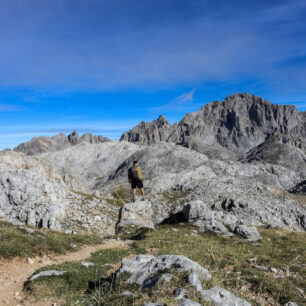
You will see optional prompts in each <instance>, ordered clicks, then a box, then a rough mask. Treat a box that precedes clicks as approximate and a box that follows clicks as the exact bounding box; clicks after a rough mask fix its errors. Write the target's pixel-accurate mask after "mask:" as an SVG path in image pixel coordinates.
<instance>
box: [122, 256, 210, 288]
mask: <svg viewBox="0 0 306 306" xmlns="http://www.w3.org/2000/svg"><path fill="white" fill-rule="evenodd" d="M171 268H174V269H177V270H178V271H179V272H183V271H186V272H191V273H195V275H197V277H198V279H199V280H201V281H203V280H210V279H211V275H210V273H209V272H208V271H207V270H206V269H204V268H203V267H201V266H200V265H199V264H198V263H196V262H194V261H192V260H190V259H189V258H187V257H185V256H183V255H161V256H158V257H154V256H151V255H137V256H134V257H132V258H124V259H122V265H121V268H120V269H119V270H118V271H117V273H116V275H117V277H119V276H120V275H121V274H122V273H125V272H127V273H130V274H131V276H130V277H129V279H128V280H127V283H128V284H134V283H135V284H138V285H139V286H141V288H142V289H144V288H145V287H146V286H147V285H148V284H149V283H151V282H152V280H153V279H155V276H154V277H153V275H155V274H156V273H157V272H158V273H159V274H161V275H164V274H162V273H163V272H164V271H167V270H169V269H171ZM161 275H160V276H161ZM166 278H167V279H169V275H167V277H166ZM158 280H160V278H158V279H157V282H156V283H158ZM164 280H165V277H163V278H162V281H164Z"/></svg>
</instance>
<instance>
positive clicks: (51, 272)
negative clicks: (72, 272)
mask: <svg viewBox="0 0 306 306" xmlns="http://www.w3.org/2000/svg"><path fill="white" fill-rule="evenodd" d="M66 273H68V272H67V271H57V270H46V271H42V272H39V273H37V274H34V275H32V276H31V277H30V278H29V281H30V282H32V281H33V280H35V279H37V278H40V277H49V276H61V275H64V274H66Z"/></svg>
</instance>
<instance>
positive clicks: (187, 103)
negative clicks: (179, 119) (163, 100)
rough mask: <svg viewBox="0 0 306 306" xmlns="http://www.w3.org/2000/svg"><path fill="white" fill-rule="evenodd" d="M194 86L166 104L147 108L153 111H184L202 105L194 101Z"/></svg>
mask: <svg viewBox="0 0 306 306" xmlns="http://www.w3.org/2000/svg"><path fill="white" fill-rule="evenodd" d="M195 91H196V88H193V89H192V90H190V91H188V92H186V93H183V94H181V95H179V96H178V97H176V98H174V99H173V100H172V101H170V102H169V103H167V104H164V105H160V106H156V107H150V108H148V110H149V111H150V112H153V113H157V112H160V113H168V112H171V113H172V114H173V113H184V112H188V111H193V110H195V108H198V107H200V106H202V105H201V104H200V103H195V98H194V93H195Z"/></svg>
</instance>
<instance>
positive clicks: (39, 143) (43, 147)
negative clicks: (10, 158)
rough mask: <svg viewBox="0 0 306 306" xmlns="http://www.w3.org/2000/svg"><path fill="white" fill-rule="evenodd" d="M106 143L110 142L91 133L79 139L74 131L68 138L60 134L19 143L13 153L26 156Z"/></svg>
mask: <svg viewBox="0 0 306 306" xmlns="http://www.w3.org/2000/svg"><path fill="white" fill-rule="evenodd" d="M106 141H110V139H108V138H106V137H103V136H96V135H93V134H91V133H86V134H84V135H83V136H81V137H80V136H79V134H78V132H76V131H74V132H72V133H71V134H69V135H68V136H66V135H65V134H63V133H60V134H58V135H55V136H53V137H45V136H40V137H34V138H33V139H31V140H30V141H29V142H26V143H21V144H20V145H19V146H17V147H16V148H15V149H14V151H16V152H22V153H24V154H26V155H35V154H38V153H43V152H49V151H51V152H53V151H59V150H63V149H66V148H69V147H70V146H74V145H76V144H79V143H82V142H86V143H102V142H106Z"/></svg>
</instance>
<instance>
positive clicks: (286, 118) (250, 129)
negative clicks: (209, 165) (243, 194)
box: [121, 93, 306, 154]
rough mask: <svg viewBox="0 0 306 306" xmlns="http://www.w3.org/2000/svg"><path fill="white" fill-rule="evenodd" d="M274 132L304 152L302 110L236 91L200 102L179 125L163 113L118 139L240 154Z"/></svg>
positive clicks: (305, 127)
mask: <svg viewBox="0 0 306 306" xmlns="http://www.w3.org/2000/svg"><path fill="white" fill-rule="evenodd" d="M274 134H279V135H280V136H281V139H282V141H283V142H287V143H288V142H289V143H291V144H293V145H294V146H297V147H299V148H301V149H302V150H303V151H305V142H306V115H305V112H304V113H303V112H302V113H299V112H298V110H297V109H296V107H295V106H292V105H277V104H272V103H270V102H268V101H266V100H264V99H262V98H260V97H257V96H254V95H250V94H247V93H243V94H242V93H239V94H233V95H230V96H228V97H227V98H226V99H225V100H224V101H222V102H219V101H214V102H211V103H208V104H206V105H204V106H203V107H202V108H201V109H200V110H199V111H197V112H194V113H189V114H187V115H186V116H184V118H183V119H182V120H181V121H180V122H179V124H174V125H170V124H169V123H168V122H167V120H166V119H165V118H164V117H163V116H160V117H159V118H158V120H155V121H153V122H151V123H145V122H141V123H140V124H139V125H138V126H136V127H134V128H133V129H132V130H130V131H128V132H126V133H124V134H123V135H122V137H121V140H126V141H130V142H140V143H146V144H151V143H156V142H159V141H168V142H173V143H177V144H180V145H183V146H186V147H189V148H192V149H195V150H197V151H200V152H205V153H207V151H214V150H215V151H218V150H219V151H220V150H221V151H224V152H227V153H229V152H234V153H238V154H242V153H245V152H247V151H249V150H251V149H252V148H254V147H255V146H257V145H259V144H261V143H262V142H264V141H265V139H266V138H267V137H269V136H271V135H274Z"/></svg>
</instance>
